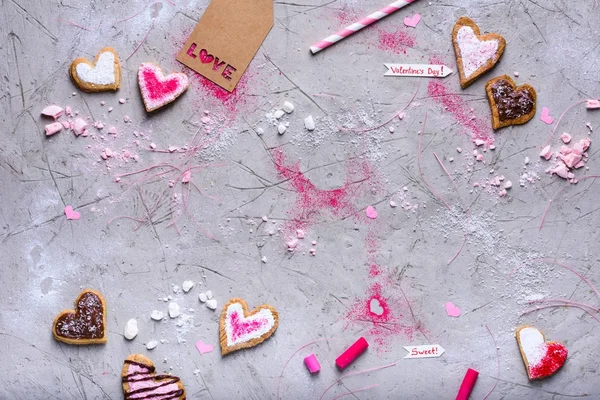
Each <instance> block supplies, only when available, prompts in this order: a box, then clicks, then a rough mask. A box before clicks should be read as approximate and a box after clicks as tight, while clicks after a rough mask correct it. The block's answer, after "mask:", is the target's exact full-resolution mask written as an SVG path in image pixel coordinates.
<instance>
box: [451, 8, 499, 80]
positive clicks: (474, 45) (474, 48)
mask: <svg viewBox="0 0 600 400" xmlns="http://www.w3.org/2000/svg"><path fill="white" fill-rule="evenodd" d="M452 44H453V45H454V53H455V54H456V64H457V66H458V73H459V75H460V85H461V86H462V88H463V89H464V88H466V87H467V86H469V85H470V84H471V83H473V82H475V80H476V79H477V78H479V77H480V76H481V75H483V74H484V73H486V72H487V71H489V70H490V69H492V68H493V67H494V65H496V63H497V62H498V60H500V56H501V55H502V53H503V52H504V48H505V47H506V41H505V40H504V37H502V36H501V35H498V34H497V33H488V34H486V35H480V34H479V27H478V26H477V24H476V23H475V22H474V21H473V20H472V19H470V18H467V17H460V18H459V19H458V21H456V24H454V28H453V29H452Z"/></svg>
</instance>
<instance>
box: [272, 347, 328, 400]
mask: <svg viewBox="0 0 600 400" xmlns="http://www.w3.org/2000/svg"><path fill="white" fill-rule="evenodd" d="M324 340H332V339H327V338H323V339H317V340H313V341H312V342H308V343H307V344H305V345H303V346H302V347H300V348H299V349H298V350H296V351H295V352H293V353H292V355H291V356H290V357H289V358H288V359H287V361H286V362H285V364H284V365H283V368H282V370H281V374H279V378H278V379H277V400H279V398H280V396H279V389H280V386H281V378H283V372H284V371H285V369H286V368H287V366H288V364H289V363H290V361H291V360H292V358H293V357H294V356H295V355H296V354H298V353H299V352H300V351H301V350H302V349H304V348H306V347H308V346H310V345H313V344H315V343H318V342H322V341H324Z"/></svg>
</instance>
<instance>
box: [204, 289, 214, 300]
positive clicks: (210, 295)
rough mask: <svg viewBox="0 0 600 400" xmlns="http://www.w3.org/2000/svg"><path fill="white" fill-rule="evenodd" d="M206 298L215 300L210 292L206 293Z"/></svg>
mask: <svg viewBox="0 0 600 400" xmlns="http://www.w3.org/2000/svg"><path fill="white" fill-rule="evenodd" d="M206 298H207V299H209V300H210V299H212V298H213V294H212V291H210V290H209V291H208V292H206Z"/></svg>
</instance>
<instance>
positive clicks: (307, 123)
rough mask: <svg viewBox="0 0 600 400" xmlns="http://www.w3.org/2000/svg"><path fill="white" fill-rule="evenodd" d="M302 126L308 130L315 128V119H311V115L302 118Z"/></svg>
mask: <svg viewBox="0 0 600 400" xmlns="http://www.w3.org/2000/svg"><path fill="white" fill-rule="evenodd" d="M304 127H305V128H306V129H307V130H309V131H314V130H315V120H314V119H313V117H312V115H309V116H308V117H306V118H304Z"/></svg>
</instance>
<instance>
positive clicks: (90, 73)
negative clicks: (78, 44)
mask: <svg viewBox="0 0 600 400" xmlns="http://www.w3.org/2000/svg"><path fill="white" fill-rule="evenodd" d="M75 70H76V71H77V76H78V77H79V79H81V80H82V81H84V82H87V83H93V84H95V85H111V84H113V83H115V55H114V54H113V53H112V52H110V51H105V52H104V53H102V54H100V56H99V57H98V61H97V62H96V66H95V67H92V66H91V65H89V64H87V63H80V64H77V66H76V67H75Z"/></svg>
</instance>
